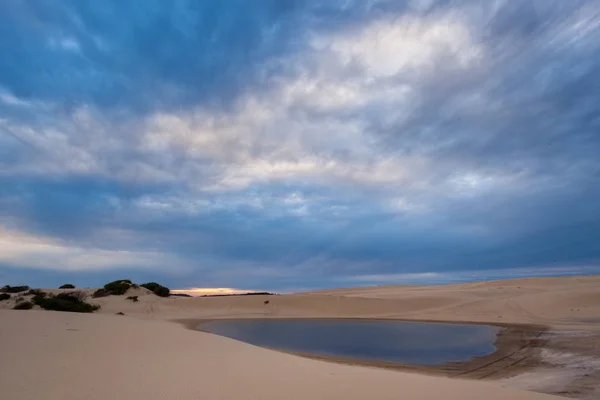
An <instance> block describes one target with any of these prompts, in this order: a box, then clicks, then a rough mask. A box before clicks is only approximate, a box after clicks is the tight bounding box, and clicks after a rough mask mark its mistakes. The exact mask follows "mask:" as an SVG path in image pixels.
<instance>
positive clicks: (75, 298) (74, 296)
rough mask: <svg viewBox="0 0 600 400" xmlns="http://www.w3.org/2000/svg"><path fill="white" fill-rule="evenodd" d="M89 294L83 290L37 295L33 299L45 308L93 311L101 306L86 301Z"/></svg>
mask: <svg viewBox="0 0 600 400" xmlns="http://www.w3.org/2000/svg"><path fill="white" fill-rule="evenodd" d="M86 297H87V295H86V294H85V293H84V292H82V291H76V292H69V293H59V294H57V295H56V296H52V295H50V296H35V297H34V299H33V301H34V302H35V304H37V305H39V306H40V307H42V308H43V309H44V310H51V311H66V312H80V313H91V312H94V311H96V310H98V309H99V308H100V306H98V305H95V304H89V303H86V302H85V301H84V299H85V298H86Z"/></svg>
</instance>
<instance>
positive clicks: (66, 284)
mask: <svg viewBox="0 0 600 400" xmlns="http://www.w3.org/2000/svg"><path fill="white" fill-rule="evenodd" d="M59 289H75V285H71V284H70V283H65V284H64V285H62V286H60V287H59Z"/></svg>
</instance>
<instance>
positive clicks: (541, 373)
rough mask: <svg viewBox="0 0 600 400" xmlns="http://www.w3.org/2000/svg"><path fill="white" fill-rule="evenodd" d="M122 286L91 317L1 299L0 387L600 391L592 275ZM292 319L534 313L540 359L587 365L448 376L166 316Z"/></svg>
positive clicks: (43, 392) (19, 393) (113, 391)
mask: <svg viewBox="0 0 600 400" xmlns="http://www.w3.org/2000/svg"><path fill="white" fill-rule="evenodd" d="M128 295H138V296H139V299H140V301H139V302H138V303H132V302H131V301H128V300H125V298H124V297H123V296H112V297H108V298H102V299H97V303H99V304H101V305H102V309H101V311H100V312H99V313H97V314H93V315H85V314H70V313H60V312H47V311H39V310H30V311H15V310H9V309H7V308H9V307H10V306H11V304H10V302H2V303H0V304H1V305H0V307H2V308H4V309H0V321H1V324H0V354H2V356H3V357H2V363H1V364H0V393H2V398H3V399H4V398H6V399H10V400H22V399H23V400H24V399H27V400H29V399H48V400H55V399H56V400H58V399H60V400H71V399H73V400H75V399H77V400H87V399H90V400H91V399H109V398H110V399H164V398H172V399H277V400H279V399H423V400H427V399H432V400H433V399H435V400H437V399H439V400H451V399H483V398H485V399H486V400H494V399H523V400H535V399H540V400H541V399H551V398H557V397H554V396H551V395H548V394H542V393H534V392H530V391H523V390H518V389H515V388H525V389H530V390H537V391H546V392H549V393H561V394H564V395H568V396H571V397H578V398H589V399H594V398H596V399H597V398H600V397H592V396H597V395H598V394H599V393H597V392H596V391H595V390H596V389H597V388H596V386H598V385H597V382H599V381H598V380H597V377H596V376H595V375H594V374H596V372H597V370H596V369H594V368H595V367H594V362H597V360H598V358H597V357H596V354H595V353H593V352H592V351H590V349H592V350H593V349H596V350H598V343H599V342H598V341H597V337H598V336H597V335H598V333H599V332H600V276H592V277H572V278H537V279H523V280H513V281H498V282H480V283H469V284H462V285H446V286H431V287H427V286H389V287H375V288H360V289H345V290H342V289H340V290H330V291H320V292H314V293H304V294H293V295H281V296H270V297H268V299H269V300H270V302H269V304H266V305H265V304H264V300H265V298H263V297H261V296H247V297H218V298H191V299H190V298H169V299H162V298H158V297H156V296H154V295H152V294H150V293H148V292H147V291H146V290H145V289H137V290H135V291H134V292H132V293H128ZM11 301H12V300H11ZM94 301H96V300H94ZM116 312H124V313H125V316H120V315H115V313H116ZM290 317H291V318H300V317H302V318H308V317H311V318H313V317H347V318H391V319H411V320H436V321H451V322H456V321H473V322H480V323H484V322H485V323H496V324H497V323H500V322H501V323H511V324H538V325H543V326H545V327H547V329H549V333H547V335H554V336H553V337H552V338H549V339H548V344H547V345H546V344H545V345H544V346H543V347H542V348H540V352H539V354H538V356H540V357H542V351H550V352H551V354H550V355H547V358H552V357H556V356H557V354H562V355H564V354H570V355H571V356H572V357H574V359H575V361H573V360H570V361H569V363H571V364H573V363H574V364H576V365H578V366H577V367H573V368H572V370H573V371H575V372H577V373H578V374H580V372H581V371H582V370H584V371H588V370H589V374H588V376H586V377H583V376H579V375H572V374H571V370H569V369H568V368H566V369H565V368H560V369H557V368H554V369H552V368H550V367H548V366H547V365H546V363H545V362H542V363H538V364H536V365H535V367H532V368H530V369H527V368H525V367H523V368H524V369H523V370H522V371H521V370H519V373H518V374H516V375H515V376H505V377H502V379H494V380H468V379H457V378H452V379H450V378H446V377H442V376H431V375H426V374H417V373H413V372H405V371H395V370H386V369H382V368H373V367H364V366H352V365H343V364H339V363H332V362H327V361H321V360H314V359H307V358H303V357H298V356H295V355H290V354H285V353H282V352H278V351H272V350H268V349H263V348H258V347H255V346H251V345H248V344H245V343H241V342H237V341H234V340H230V339H227V338H222V337H218V336H215V335H211V334H206V333H203V332H198V331H193V330H190V329H186V328H185V327H184V326H183V325H181V324H180V323H177V322H176V321H179V322H181V320H185V321H187V322H188V326H189V323H190V321H199V320H202V319H211V318H290ZM527 326H529V325H527ZM549 337H550V336H549ZM555 338H558V339H555ZM582 338H583V339H582ZM586 341H588V342H586ZM552 343H554V344H552ZM553 346H554V347H553ZM561 346H562V347H561ZM578 348H579V350H580V351H581V352H583V353H586V355H587V357H588V359H587V361H585V360H584V362H586V363H587V364H586V365H585V366H584V367H582V366H581V364H577V363H581V362H582V358H581V357H580V356H578V353H577V351H578V350H577V349H578ZM557 349H558V350H557ZM552 352H554V353H552ZM561 352H562V353H561ZM563 358H564V357H563ZM589 365H592V367H590V366H589ZM544 368H549V369H548V370H545V369H544ZM582 368H583V369H582ZM586 368H588V369H586ZM590 368H591V369H590ZM599 368H600V367H599ZM557 371H559V372H564V373H562V375H561V374H560V373H559V374H558V375H556V373H557ZM549 373H552V374H555V375H548V374H549ZM527 374H529V375H527ZM532 374H533V375H532ZM580 375H581V374H580ZM548 376H552V379H551V383H553V384H554V385H555V387H553V388H551V389H548V385H546V386H544V384H543V383H541V382H542V381H543V380H544V379H546V378H547V377H548ZM565 376H566V378H565ZM542 378H544V379H542ZM559 378H560V379H559ZM562 378H564V379H563V381H561V382H559V381H560V380H561V379H562ZM586 379H587V380H586ZM532 382H533V387H532ZM557 382H558V383H557ZM577 382H579V383H577ZM536 385H537V386H536Z"/></svg>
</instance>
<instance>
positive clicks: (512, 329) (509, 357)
mask: <svg viewBox="0 0 600 400" xmlns="http://www.w3.org/2000/svg"><path fill="white" fill-rule="evenodd" d="M239 320H344V321H396V322H416V323H436V324H448V325H486V326H492V327H498V328H500V329H499V331H498V332H497V333H496V338H495V340H494V342H493V346H494V348H495V350H494V351H492V352H491V353H489V354H486V355H483V356H475V357H471V358H469V359H467V360H463V361H453V362H446V363H443V364H439V365H433V366H428V365H415V364H406V363H399V362H389V361H377V360H366V359H357V358H347V357H339V356H330V355H322V354H315V353H310V352H300V351H290V350H284V349H279V348H272V347H267V346H258V345H253V344H250V345H252V346H256V347H260V348H263V349H268V350H271V351H276V352H280V353H285V354H291V355H295V356H299V357H304V358H308V359H312V360H318V361H323V362H332V363H336V364H345V365H354V366H363V367H372V368H383V369H387V370H396V371H403V372H417V373H423V374H426V375H432V376H445V377H457V378H464V379H475V380H488V379H489V380H495V379H501V378H506V377H509V376H514V375H517V374H520V373H522V372H525V371H528V370H531V369H534V368H535V367H537V366H538V365H539V364H540V357H539V352H540V349H542V348H544V347H545V345H546V343H547V340H546V339H544V334H545V333H546V332H548V331H549V327H548V326H544V325H536V324H519V323H485V322H471V321H440V320H418V319H398V318H356V317H352V318H344V317H336V318H330V317H308V318H307V317H297V318H293V317H282V318H278V317H243V318H199V319H178V320H172V322H176V323H178V324H180V325H183V326H184V327H185V328H187V329H190V330H193V331H198V332H203V333H208V334H211V335H215V336H219V337H226V336H223V335H219V334H216V333H214V332H211V331H208V330H204V329H201V325H202V324H206V323H208V322H213V321H239ZM228 339H230V340H235V341H239V342H242V343H246V344H249V343H247V342H243V341H241V340H238V339H233V338H228Z"/></svg>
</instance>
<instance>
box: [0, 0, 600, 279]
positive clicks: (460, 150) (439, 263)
mask: <svg viewBox="0 0 600 400" xmlns="http://www.w3.org/2000/svg"><path fill="white" fill-rule="evenodd" d="M0 7H1V8H2V12H1V13H0V52H1V53H2V54H3V55H6V56H5V57H2V59H0V251H4V252H5V255H4V256H2V255H0V267H1V268H2V273H3V274H4V275H3V279H6V280H10V281H11V282H12V281H20V282H21V281H25V280H27V278H28V277H29V276H34V275H36V274H37V276H38V277H43V279H44V280H48V281H49V282H51V283H52V284H54V283H56V284H58V283H61V282H62V281H63V280H69V279H67V278H68V277H69V276H75V275H74V274H75V273H76V274H78V276H80V279H81V282H82V283H83V284H88V282H89V285H94V284H97V283H99V282H96V281H98V280H104V279H105V278H109V277H110V278H112V277H113V275H114V274H121V273H122V274H126V275H127V276H132V277H134V278H135V279H139V280H146V279H145V278H144V277H146V278H149V277H151V278H152V279H147V280H162V281H165V282H167V283H169V284H170V285H176V286H207V285H210V286H239V287H247V286H248V285H250V286H253V287H258V288H263V289H270V290H276V289H285V288H310V287H315V288H316V287H325V286H328V285H329V286H331V285H340V284H345V283H351V282H359V283H360V282H365V283H385V282H386V281H388V280H394V281H402V280H411V279H412V280H427V279H430V280H431V281H436V282H437V281H442V280H452V279H451V278H450V276H451V273H452V272H453V271H459V272H457V274H458V273H460V276H461V277H463V278H464V279H469V277H472V278H477V277H479V278H481V277H483V276H482V275H481V274H484V271H487V272H485V274H487V276H494V277H496V276H498V274H500V276H501V274H502V272H501V271H507V272H506V274H507V275H510V274H513V275H519V276H520V275H522V274H525V273H526V272H523V271H529V273H531V274H533V273H544V272H543V271H544V268H550V267H552V268H555V269H553V270H552V271H554V272H555V273H559V274H564V273H565V272H568V271H569V268H572V270H573V271H579V272H585V273H589V272H593V271H594V270H593V268H595V267H594V266H597V265H599V264H600V247H599V245H598V244H597V241H596V240H595V238H596V237H598V235H599V234H600V205H599V204H600V203H599V202H598V199H599V198H600V161H599V158H598V154H600V135H599V134H598V132H600V118H599V117H598V116H599V115H600V78H599V76H600V74H599V72H600V56H598V54H600V17H599V15H600V7H598V5H597V3H595V2H592V1H572V2H559V1H557V2H526V1H511V2H495V3H494V4H488V2H482V1H458V2H456V1H454V2H450V1H433V2H432V1H406V2H405V1H375V2H363V1H339V2H317V1H267V0H265V1H256V2H248V1H234V0H231V1H214V2H213V1H205V2H183V1H178V2H168V3H167V2H162V1H148V2H144V4H143V6H142V5H141V3H140V2H134V1H132V2H127V1H126V2H121V1H119V2H117V1H115V2H112V1H110V2H109V1H106V2H92V1H73V2H69V1H67V2H61V3H60V4H57V3H56V2H50V1H48V2H45V1H37V2H33V1H32V2H18V3H17V2H12V3H6V4H3V5H2V6H0ZM40 242H41V243H43V244H44V245H43V246H42V245H39V243H40ZM28 246H29V247H28ZM44 246H45V247H44ZM28 249H29V250H28ZM88 251H89V265H80V267H77V266H78V265H79V264H78V263H79V262H80V260H85V259H84V258H81V257H80V255H81V254H87V253H86V252H88ZM45 254H50V255H51V256H52V257H54V258H51V260H52V261H53V262H59V261H60V260H64V261H65V265H64V266H61V265H55V266H47V265H44V262H43V260H44V255H45ZM85 262H86V261H83V263H84V264H85ZM146 264H148V265H147V268H146V269H145V268H144V266H145V265H146ZM517 267H518V268H521V269H520V270H518V271H517V270H515V268H517ZM559 267H560V270H559V269H557V268H559ZM590 268H591V269H590ZM74 271H75V272H74ZM478 271H480V272H478ZM493 271H495V272H493ZM498 271H500V272H498ZM511 271H513V272H511ZM547 271H550V270H547ZM557 271H558V272H557ZM596 271H597V270H596ZM478 274H479V275H478ZM463 278H461V279H463ZM41 279H42V278H39V279H38V281H39V280H41ZM37 285H40V286H42V283H40V284H37Z"/></svg>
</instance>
